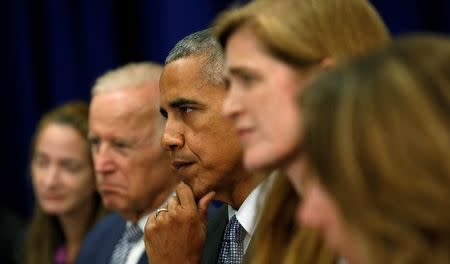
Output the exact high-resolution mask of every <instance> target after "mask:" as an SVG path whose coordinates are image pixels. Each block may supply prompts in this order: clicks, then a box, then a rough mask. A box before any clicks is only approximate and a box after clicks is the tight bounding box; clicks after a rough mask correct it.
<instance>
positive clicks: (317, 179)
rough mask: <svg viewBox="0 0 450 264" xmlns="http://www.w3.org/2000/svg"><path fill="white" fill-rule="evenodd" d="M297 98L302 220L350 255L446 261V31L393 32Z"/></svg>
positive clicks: (355, 260)
mask: <svg viewBox="0 0 450 264" xmlns="http://www.w3.org/2000/svg"><path fill="white" fill-rule="evenodd" d="M299 106H300V107H301V111H302V112H303V113H304V118H302V119H300V120H299V122H300V123H303V126H302V127H304V133H303V136H302V138H301V142H302V154H301V155H302V156H303V158H304V163H305V166H303V168H304V173H303V175H302V179H298V180H301V181H302V182H303V185H302V188H303V190H304V198H303V201H302V204H301V205H299V206H300V210H299V213H298V220H299V221H300V222H301V223H302V226H311V227H313V228H315V229H318V230H319V231H320V232H321V233H322V234H323V236H324V237H325V239H326V240H327V241H328V242H329V244H330V245H332V246H333V248H335V249H336V250H337V251H338V252H339V253H340V254H341V255H343V256H345V257H346V259H347V260H348V262H349V263H350V264H359V263H364V264H366V263H367V264H372V263H373V264H375V263H376V264H378V263H396V264H406V263H439V264H441V263H442V264H444V263H450V210H449V208H450V191H449V186H450V162H449V160H450V159H449V158H450V112H449V111H450V39H449V38H448V37H439V36H413V37H411V36H410V37H405V38H402V39H399V40H396V41H395V42H394V43H393V44H392V45H391V46H389V47H388V48H386V49H385V50H382V51H379V52H377V53H375V54H373V55H370V56H368V57H366V58H362V59H359V60H356V61H355V62H352V63H349V64H345V65H342V66H340V67H338V68H337V69H335V70H331V71H330V72H329V73H327V74H325V75H323V76H320V77H319V78H317V79H316V80H315V81H314V82H313V83H312V85H311V86H310V87H308V88H307V89H306V91H305V92H304V93H303V95H302V96H301V99H300V100H299ZM323 120H327V122H324V121H323Z"/></svg>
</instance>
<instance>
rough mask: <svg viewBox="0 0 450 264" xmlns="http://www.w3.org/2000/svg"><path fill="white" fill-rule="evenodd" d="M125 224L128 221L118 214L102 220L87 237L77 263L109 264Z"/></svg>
mask: <svg viewBox="0 0 450 264" xmlns="http://www.w3.org/2000/svg"><path fill="white" fill-rule="evenodd" d="M125 224H126V221H125V220H124V219H123V218H122V217H121V216H120V215H119V214H117V213H111V214H109V215H107V216H105V217H104V218H103V219H101V220H100V221H99V222H98V223H97V224H96V225H95V226H94V227H93V228H92V229H91V230H90V231H89V233H88V234H87V236H86V237H85V239H84V241H83V244H82V245H81V250H80V254H79V255H78V258H77V262H76V263H79V264H88V263H108V261H109V259H110V258H111V255H112V252H113V250H114V246H115V245H116V243H117V241H118V240H119V239H120V237H121V236H122V233H123V230H124V228H125Z"/></svg>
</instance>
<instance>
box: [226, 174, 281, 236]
mask: <svg viewBox="0 0 450 264" xmlns="http://www.w3.org/2000/svg"><path fill="white" fill-rule="evenodd" d="M277 174H278V172H277V171H274V172H272V173H271V174H270V175H269V177H267V178H266V179H264V181H262V182H261V183H260V184H259V185H258V186H257V187H256V188H255V189H253V191H252V192H251V193H250V194H249V195H248V196H247V198H245V200H244V202H243V203H242V205H241V206H240V207H239V209H238V210H237V211H236V210H234V209H233V207H231V206H229V205H228V220H229V219H231V218H232V217H233V216H234V215H236V218H237V220H238V221H239V223H240V224H241V226H242V227H243V228H244V229H245V231H246V232H247V234H249V235H251V236H252V235H253V233H254V231H255V228H256V225H257V223H258V221H259V217H260V213H259V212H260V211H261V210H260V209H261V207H262V205H263V203H264V200H265V198H266V195H267V191H268V190H269V189H270V186H271V185H272V182H273V180H274V178H275V177H276V175H277Z"/></svg>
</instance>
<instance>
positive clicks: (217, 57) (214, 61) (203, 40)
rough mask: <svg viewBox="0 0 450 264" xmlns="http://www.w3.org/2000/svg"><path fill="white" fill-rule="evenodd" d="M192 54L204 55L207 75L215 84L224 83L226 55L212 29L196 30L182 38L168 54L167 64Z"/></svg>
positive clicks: (204, 68)
mask: <svg viewBox="0 0 450 264" xmlns="http://www.w3.org/2000/svg"><path fill="white" fill-rule="evenodd" d="M190 56H204V57H205V63H204V65H202V68H203V70H204V74H205V76H206V77H207V78H208V80H209V81H211V82H212V83H214V84H223V78H222V76H223V71H224V64H225V57H224V53H223V49H222V46H221V45H220V44H219V42H218V41H217V39H216V38H215V37H214V35H213V34H212V30H211V29H209V28H208V29H204V30H201V31H197V32H194V33H192V34H190V35H188V36H186V37H184V38H183V39H182V40H180V41H179V42H178V43H177V44H176V45H175V47H173V49H172V50H171V51H170V52H169V55H167V58H166V61H165V64H166V65H167V64H169V63H171V62H173V61H175V60H178V59H181V58H186V57H190Z"/></svg>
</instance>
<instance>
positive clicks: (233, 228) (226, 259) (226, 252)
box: [218, 215, 245, 264]
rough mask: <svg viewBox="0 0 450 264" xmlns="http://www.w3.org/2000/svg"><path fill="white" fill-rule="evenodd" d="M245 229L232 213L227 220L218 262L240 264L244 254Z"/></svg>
mask: <svg viewBox="0 0 450 264" xmlns="http://www.w3.org/2000/svg"><path fill="white" fill-rule="evenodd" d="M244 237H245V230H244V228H243V227H242V226H241V224H240V223H239V221H238V220H237V218H236V215H234V216H233V217H232V218H231V219H230V221H228V224H227V227H226V228H225V235H224V237H223V241H222V248H221V249H220V253H219V261H218V264H240V263H242V258H243V256H244V243H243V242H244Z"/></svg>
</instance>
